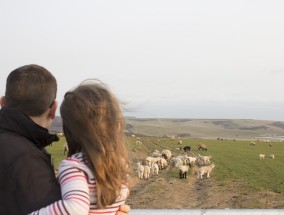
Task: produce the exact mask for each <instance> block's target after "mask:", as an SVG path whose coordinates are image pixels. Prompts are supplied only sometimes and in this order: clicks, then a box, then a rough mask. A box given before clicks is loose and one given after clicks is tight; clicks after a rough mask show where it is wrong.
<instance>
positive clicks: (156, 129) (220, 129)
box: [51, 117, 284, 139]
mask: <svg viewBox="0 0 284 215" xmlns="http://www.w3.org/2000/svg"><path fill="white" fill-rule="evenodd" d="M51 132H52V133H56V132H62V122H61V118H60V117H56V119H55V120H54V122H53V124H52V128H51ZM126 133H128V134H132V133H134V134H139V135H145V136H156V137H157V136H160V137H162V136H179V137H185V138H188V137H190V138H205V139H215V138H217V137H221V138H230V139H255V138H260V139H261V138H264V139H265V138H279V137H281V136H282V139H284V122H283V121H268V120H253V119H154V118H149V119H147V118H126Z"/></svg>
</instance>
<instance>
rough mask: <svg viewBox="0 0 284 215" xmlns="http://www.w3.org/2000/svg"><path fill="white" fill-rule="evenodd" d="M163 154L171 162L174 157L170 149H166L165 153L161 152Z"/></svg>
mask: <svg viewBox="0 0 284 215" xmlns="http://www.w3.org/2000/svg"><path fill="white" fill-rule="evenodd" d="M161 153H162V156H163V157H164V158H165V159H166V160H170V159H171V157H172V152H171V151H170V150H168V149H164V150H163V151H161Z"/></svg>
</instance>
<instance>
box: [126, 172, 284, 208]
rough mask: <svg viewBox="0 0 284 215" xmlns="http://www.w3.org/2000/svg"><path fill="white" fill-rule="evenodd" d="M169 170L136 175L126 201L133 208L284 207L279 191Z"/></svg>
mask: <svg viewBox="0 0 284 215" xmlns="http://www.w3.org/2000/svg"><path fill="white" fill-rule="evenodd" d="M169 168H170V167H168V169H165V170H162V171H160V173H159V175H154V176H153V175H152V176H151V177H150V178H149V179H148V180H145V179H138V178H137V177H134V178H133V187H132V189H131V193H130V196H129V198H128V200H127V204H129V205H130V206H131V208H133V209H205V208H206V209H213V208H221V209H222V208H236V209H240V208H283V206H284V202H283V201H282V200H281V198H279V196H278V195H279V194H277V193H267V192H266V193H249V194H248V193H246V192H243V191H242V184H241V183H239V182H233V183H231V184H230V185H227V186H226V188H225V186H221V185H217V184H216V183H215V182H214V172H213V174H212V177H211V178H209V179H207V178H204V179H202V180H201V179H197V177H196V175H188V176H187V179H179V178H177V177H176V178H174V177H168V176H167V174H166V172H167V171H168V170H169Z"/></svg>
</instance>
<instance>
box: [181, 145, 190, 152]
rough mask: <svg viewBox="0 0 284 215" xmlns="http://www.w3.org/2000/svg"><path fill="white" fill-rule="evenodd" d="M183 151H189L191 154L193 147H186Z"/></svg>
mask: <svg viewBox="0 0 284 215" xmlns="http://www.w3.org/2000/svg"><path fill="white" fill-rule="evenodd" d="M183 150H184V151H185V152H187V151H189V152H190V150H191V147H190V146H185V147H183Z"/></svg>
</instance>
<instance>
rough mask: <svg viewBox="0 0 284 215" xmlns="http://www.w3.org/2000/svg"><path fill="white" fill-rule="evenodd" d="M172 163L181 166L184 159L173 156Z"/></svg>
mask: <svg viewBox="0 0 284 215" xmlns="http://www.w3.org/2000/svg"><path fill="white" fill-rule="evenodd" d="M171 165H172V166H174V167H179V166H182V165H183V161H182V159H181V158H179V157H173V158H172V159H171Z"/></svg>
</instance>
